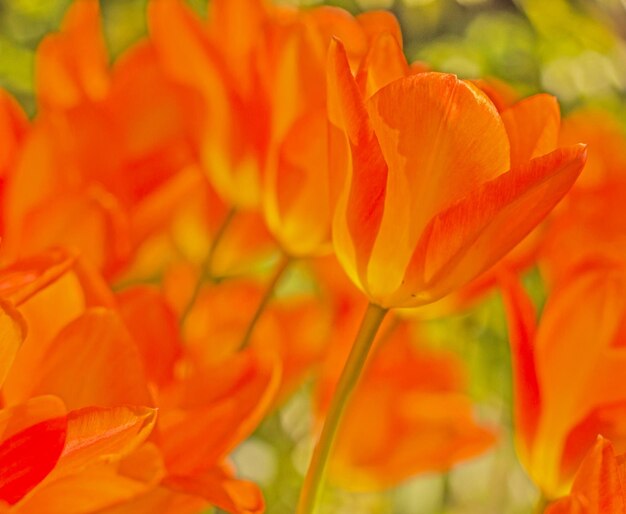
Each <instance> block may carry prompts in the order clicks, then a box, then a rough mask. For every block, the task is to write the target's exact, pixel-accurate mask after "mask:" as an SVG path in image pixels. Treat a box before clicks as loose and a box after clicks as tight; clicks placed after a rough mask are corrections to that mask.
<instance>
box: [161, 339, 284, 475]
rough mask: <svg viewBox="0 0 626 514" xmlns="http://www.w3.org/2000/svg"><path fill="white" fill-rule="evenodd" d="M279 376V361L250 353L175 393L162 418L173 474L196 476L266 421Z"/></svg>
mask: <svg viewBox="0 0 626 514" xmlns="http://www.w3.org/2000/svg"><path fill="white" fill-rule="evenodd" d="M280 375H281V369H280V366H279V363H278V362H277V361H276V360H275V359H273V358H272V359H268V358H267V357H266V356H264V354H263V353H262V352H260V351H257V350H255V349H250V350H248V351H246V352H244V353H242V354H237V355H236V356H234V357H233V358H231V360H230V361H227V362H226V363H222V364H220V365H219V367H216V368H215V369H210V368H209V369H203V370H202V371H201V374H200V375H198V376H197V377H193V378H192V379H190V380H187V381H186V382H184V383H182V384H181V385H180V387H176V388H173V390H172V391H171V392H170V395H165V396H164V398H163V402H162V405H163V411H162V412H161V413H160V416H159V420H160V421H159V428H160V433H161V436H162V442H161V445H160V446H161V449H162V451H163V456H164V458H165V461H166V464H167V467H168V469H169V470H170V471H171V472H172V473H174V474H181V475H185V474H190V473H195V472H196V471H197V470H199V469H200V470H202V469H206V467H207V466H209V465H211V464H212V463H215V462H217V461H219V460H221V459H223V458H224V457H226V455H228V454H229V453H230V452H231V451H232V450H233V449H234V448H235V446H237V445H238V444H239V443H240V442H241V441H243V440H244V439H245V438H246V437H248V436H249V435H250V433H252V431H253V430H254V429H255V428H256V426H257V425H258V423H259V422H260V421H261V419H263V417H264V416H265V415H266V413H267V410H268V409H269V407H270V406H271V405H272V402H273V400H274V398H275V395H276V392H277V390H278V386H279V385H280Z"/></svg>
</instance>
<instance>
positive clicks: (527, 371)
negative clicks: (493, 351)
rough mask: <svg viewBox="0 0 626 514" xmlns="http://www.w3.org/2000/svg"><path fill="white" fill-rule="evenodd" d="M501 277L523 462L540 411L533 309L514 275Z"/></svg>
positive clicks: (520, 450)
mask: <svg viewBox="0 0 626 514" xmlns="http://www.w3.org/2000/svg"><path fill="white" fill-rule="evenodd" d="M500 279H501V285H502V292H503V297H504V304H505V308H506V313H507V318H508V323H509V343H510V345H511V359H512V366H513V388H514V394H515V405H514V412H515V434H516V437H517V442H518V451H519V453H520V454H521V456H522V460H523V461H524V464H527V459H528V458H529V453H530V448H531V446H532V443H533V438H534V436H535V432H536V431H537V423H538V421H539V415H540V413H541V393H540V391H539V381H538V378H537V370H536V367H535V353H534V344H535V332H536V320H535V309H534V307H533V304H532V302H531V301H530V298H529V297H528V295H527V294H526V292H525V291H524V289H523V288H522V285H521V284H520V282H519V281H518V280H517V278H516V277H513V276H511V275H509V274H507V273H503V274H501V275H500Z"/></svg>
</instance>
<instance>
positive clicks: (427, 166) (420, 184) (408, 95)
mask: <svg viewBox="0 0 626 514" xmlns="http://www.w3.org/2000/svg"><path fill="white" fill-rule="evenodd" d="M367 108H368V112H369V116H370V119H371V123H372V126H373V128H374V131H375V133H376V137H377V138H378V141H379V143H380V148H381V150H382V153H383V155H384V158H385V162H386V163H387V165H388V166H389V173H388V176H387V192H386V196H385V198H384V214H383V217H382V221H381V224H380V229H379V234H378V237H377V239H376V242H375V244H374V246H373V249H372V252H371V257H370V262H369V268H368V274H367V277H368V284H369V286H370V293H371V294H373V296H374V297H375V298H376V299H377V300H379V301H383V303H384V299H385V298H387V297H388V296H389V295H390V294H391V293H393V292H394V291H396V290H397V289H398V288H399V286H400V284H401V282H402V280H403V278H404V275H405V270H406V267H407V265H408V263H409V261H410V259H411V255H412V253H413V250H414V248H415V245H416V244H417V241H418V240H419V237H420V236H421V234H422V232H423V231H424V228H425V227H426V225H427V223H428V222H429V221H430V220H431V219H432V217H433V216H435V215H437V213H439V212H441V211H442V210H444V209H447V208H448V207H450V206H451V205H453V204H454V202H457V201H460V200H461V199H462V198H463V197H465V196H466V195H467V194H468V192H470V191H473V190H476V189H478V188H479V187H480V186H481V185H482V184H483V183H484V182H485V181H487V180H491V179H494V178H495V177H497V176H498V175H500V174H502V173H503V172H505V171H506V170H507V169H509V145H508V139H507V136H506V132H505V129H504V125H503V123H502V121H501V119H500V117H499V115H498V113H497V111H496V109H495V107H494V106H493V104H492V103H491V102H490V101H489V100H488V98H487V97H486V96H485V95H484V94H483V93H482V92H480V91H479V90H478V89H477V88H475V87H474V86H472V85H470V84H469V83H466V82H463V81H460V80H458V79H457V78H456V77H455V76H454V75H448V74H441V73H420V74H417V75H412V76H410V77H406V78H403V79H400V80H397V81H395V82H392V83H391V84H389V85H388V86H386V87H384V88H383V89H381V90H380V91H379V92H378V93H376V94H375V95H374V96H373V97H372V98H371V99H370V100H369V102H368V104H367ZM356 180H358V179H355V181H356ZM361 180H363V179H361ZM374 288H376V289H375V290H374Z"/></svg>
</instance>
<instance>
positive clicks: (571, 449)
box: [505, 261, 626, 499]
mask: <svg viewBox="0 0 626 514" xmlns="http://www.w3.org/2000/svg"><path fill="white" fill-rule="evenodd" d="M505 284H506V287H505V292H506V294H505V300H506V304H507V311H508V317H509V327H510V328H509V331H510V341H511V352H512V356H513V370H514V384H515V428H516V446H517V451H518V454H519V457H520V460H521V461H522V463H523V465H524V466H525V468H526V470H527V471H528V473H529V475H530V476H531V478H532V479H533V480H534V482H535V483H536V484H537V485H538V486H539V487H540V489H541V490H542V492H543V494H544V495H545V496H546V497H547V498H548V499H554V498H556V497H558V496H560V495H563V494H564V493H565V492H566V491H567V490H568V487H569V484H570V481H571V479H572V477H573V475H574V473H575V471H576V469H577V467H578V465H579V464H580V462H581V460H582V458H583V456H584V454H585V451H586V450H587V449H588V448H590V447H591V446H592V445H593V441H594V440H595V437H596V436H597V434H600V433H601V434H604V435H606V436H607V437H610V438H611V439H612V440H614V441H615V442H616V444H618V445H619V448H626V446H624V445H625V444H626V432H624V425H623V419H624V418H623V412H622V411H623V408H624V406H625V405H626V386H625V385H624V381H623V366H624V357H625V354H624V351H623V350H624V349H623V344H624V341H623V339H624V333H623V327H624V325H623V323H624V315H625V314H626V274H624V270H623V268H622V267H621V266H620V265H615V264H613V263H607V262H606V261H597V262H587V263H585V264H584V265H581V266H580V267H579V268H578V269H576V270H574V271H572V272H571V274H570V275H569V276H568V279H567V280H563V281H561V282H560V283H559V284H558V285H557V286H556V287H555V289H554V290H553V291H552V292H551V293H550V296H549V297H548V302H547V304H546V306H545V308H544V310H543V313H542V317H541V322H540V324H539V326H538V327H537V328H536V327H535V315H534V311H533V307H532V304H531V303H530V300H529V298H528V297H527V296H526V295H525V294H524V292H523V290H522V289H521V286H520V285H519V284H518V283H517V282H515V281H514V280H511V279H508V280H506V282H505Z"/></svg>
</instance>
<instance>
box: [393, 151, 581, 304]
mask: <svg viewBox="0 0 626 514" xmlns="http://www.w3.org/2000/svg"><path fill="white" fill-rule="evenodd" d="M585 156H586V151H585V147H584V145H577V146H573V147H569V148H565V149H559V150H555V151H554V152H552V153H551V154H548V155H546V156H542V157H538V158H536V159H533V160H532V161H531V162H530V163H529V164H528V165H525V166H523V167H521V168H517V169H514V170H511V171H509V172H508V173H505V174H503V175H501V176H499V177H497V178H495V179H494V180H491V181H489V182H487V183H485V184H483V185H482V186H481V187H479V188H478V189H476V190H475V191H473V192H472V193H470V194H469V195H468V196H467V197H465V198H464V199H462V200H461V201H459V202H458V203H457V204H455V205H453V206H452V207H450V208H449V209H447V210H446V211H444V212H443V213H441V214H438V215H437V216H436V217H435V218H434V219H433V220H432V221H431V222H430V223H429V225H428V227H427V228H426V230H425V231H424V235H423V236H422V238H421V240H420V242H419V244H418V246H417V248H416V250H415V253H414V255H413V261H412V263H411V265H410V266H409V268H408V270H407V275H408V276H407V283H406V284H405V291H404V293H405V297H409V298H412V300H413V302H411V303H412V304H413V305H418V304H420V303H427V302H429V301H433V300H436V299H438V298H441V297H443V296H445V295H446V294H448V293H449V292H450V291H452V290H454V289H456V288H458V287H459V286H461V285H463V284H465V283H467V282H468V281H469V280H471V279H472V278H474V277H476V276H478V274H480V273H481V272H483V271H485V270H486V269H487V268H489V267H490V266H492V265H493V264H494V263H495V262H496V261H497V260H498V259H500V258H501V257H502V256H503V255H505V254H506V253H507V252H508V251H509V250H511V248H513V247H514V246H515V245H516V244H517V243H518V242H519V241H520V240H522V239H523V238H524V236H525V235H526V234H528V233H529V232H530V230H531V229H533V228H534V227H535V226H536V225H537V224H538V223H539V222H540V221H541V220H542V219H543V218H544V217H545V216H546V215H547V214H548V212H550V210H551V209H552V208H553V207H554V206H555V205H556V204H557V203H558V201H559V200H560V199H561V198H562V197H563V195H565V193H566V192H567V191H568V190H569V188H570V187H571V186H572V184H573V183H574V181H575V180H576V178H577V177H578V175H579V174H580V172H581V170H582V167H583V165H584V163H585ZM521 212H523V213H525V214H524V216H520V215H519V213H521ZM407 286H408V288H407ZM411 289H413V290H414V291H417V292H421V291H425V293H423V294H420V295H415V294H414V293H413V292H412V291H411ZM409 305H410V303H409Z"/></svg>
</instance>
